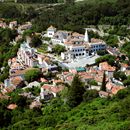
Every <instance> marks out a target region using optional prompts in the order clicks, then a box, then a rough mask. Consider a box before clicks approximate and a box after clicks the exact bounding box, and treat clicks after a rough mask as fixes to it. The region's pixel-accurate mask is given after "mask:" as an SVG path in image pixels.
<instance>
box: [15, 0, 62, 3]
mask: <svg viewBox="0 0 130 130" xmlns="http://www.w3.org/2000/svg"><path fill="white" fill-rule="evenodd" d="M17 2H20V3H58V2H63V1H62V0H17Z"/></svg>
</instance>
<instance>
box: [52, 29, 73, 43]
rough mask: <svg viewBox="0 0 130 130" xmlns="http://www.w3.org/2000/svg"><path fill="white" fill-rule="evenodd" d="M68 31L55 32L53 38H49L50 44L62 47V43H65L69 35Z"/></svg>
mask: <svg viewBox="0 0 130 130" xmlns="http://www.w3.org/2000/svg"><path fill="white" fill-rule="evenodd" d="M71 33H72V32H70V31H62V30H61V31H57V32H56V33H55V34H54V36H53V37H52V38H51V41H52V43H53V44H54V45H55V44H60V45H64V42H66V41H67V38H68V37H69V36H70V35H71Z"/></svg>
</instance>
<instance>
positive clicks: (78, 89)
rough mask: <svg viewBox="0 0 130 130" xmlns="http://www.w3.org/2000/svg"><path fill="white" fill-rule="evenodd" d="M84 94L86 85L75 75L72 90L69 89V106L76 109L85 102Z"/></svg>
mask: <svg viewBox="0 0 130 130" xmlns="http://www.w3.org/2000/svg"><path fill="white" fill-rule="evenodd" d="M84 92H85V89H84V84H83V83H82V81H81V79H80V77H79V76H78V75H75V76H74V78H73V81H72V84H71V86H70V88H68V96H67V104H68V105H69V106H70V107H75V106H77V105H78V104H80V103H81V102H82V100H83V98H82V95H83V94H84Z"/></svg>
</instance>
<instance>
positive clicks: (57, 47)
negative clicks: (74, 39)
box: [53, 44, 65, 55]
mask: <svg viewBox="0 0 130 130" xmlns="http://www.w3.org/2000/svg"><path fill="white" fill-rule="evenodd" d="M64 51H65V47H64V46H62V45H59V44H57V45H55V46H54V48H53V52H54V53H56V54H58V55H59V54H61V52H64Z"/></svg>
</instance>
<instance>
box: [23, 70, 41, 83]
mask: <svg viewBox="0 0 130 130" xmlns="http://www.w3.org/2000/svg"><path fill="white" fill-rule="evenodd" d="M40 76H41V71H40V70H39V69H38V68H33V69H30V70H28V71H27V72H26V73H25V80H26V81H28V82H32V81H34V80H37V79H38V78H39V77H40Z"/></svg>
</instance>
